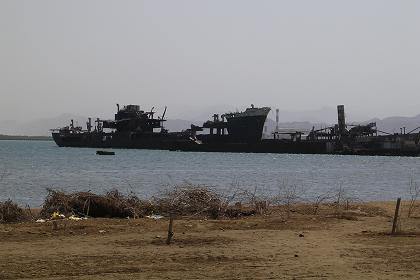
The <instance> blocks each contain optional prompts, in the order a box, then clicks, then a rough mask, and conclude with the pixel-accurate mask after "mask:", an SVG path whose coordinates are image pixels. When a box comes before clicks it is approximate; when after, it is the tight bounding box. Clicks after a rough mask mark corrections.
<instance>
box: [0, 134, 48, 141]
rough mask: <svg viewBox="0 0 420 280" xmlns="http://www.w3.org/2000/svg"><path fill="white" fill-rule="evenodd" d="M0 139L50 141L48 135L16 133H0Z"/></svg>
mask: <svg viewBox="0 0 420 280" xmlns="http://www.w3.org/2000/svg"><path fill="white" fill-rule="evenodd" d="M0 140H41V141H52V140H53V139H52V137H50V136H18V135H2V134H0Z"/></svg>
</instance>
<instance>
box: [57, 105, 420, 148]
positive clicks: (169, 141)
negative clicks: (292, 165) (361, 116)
mask: <svg viewBox="0 0 420 280" xmlns="http://www.w3.org/2000/svg"><path fill="white" fill-rule="evenodd" d="M153 109H154V108H152V109H151V110H150V111H142V110H140V106H138V105H127V106H124V107H123V108H122V109H120V107H119V105H118V104H117V113H116V114H115V118H114V120H101V119H96V121H95V125H94V126H93V125H92V120H91V118H89V120H88V122H87V123H86V129H85V130H84V129H83V128H82V127H75V126H74V122H73V120H72V121H71V123H70V125H69V126H66V127H63V128H60V129H54V130H53V131H52V136H53V139H54V141H55V142H56V143H57V145H58V146H60V147H91V148H137V149H163V150H179V151H197V152H254V153H303V154H348V155H393V156H418V155H420V144H419V140H420V133H414V131H415V130H413V131H410V132H408V133H406V132H405V130H404V131H403V130H401V133H394V134H390V133H385V132H382V131H379V130H378V129H377V128H376V123H370V124H367V125H348V124H346V121H345V113H344V106H343V105H339V106H337V111H338V123H337V124H336V125H334V126H331V127H326V128H323V129H319V130H315V129H314V128H313V129H312V130H311V131H309V132H308V133H305V132H302V131H289V132H281V131H280V130H279V129H278V127H277V128H276V130H275V131H274V133H272V137H271V138H270V139H263V138H262V134H263V133H262V132H263V128H264V123H265V121H266V119H267V115H268V113H269V112H270V108H269V107H261V108H256V107H254V106H253V105H251V107H250V108H247V109H246V110H245V111H243V112H231V113H225V114H222V115H218V114H215V115H213V119H212V120H209V121H207V122H205V123H204V124H203V125H202V126H196V125H193V124H192V125H191V128H189V129H187V130H185V131H181V132H168V130H166V129H165V128H164V122H165V121H166V119H165V114H166V107H165V110H164V112H163V114H162V116H158V117H155V116H154V115H155V112H153ZM277 123H278V116H277ZM416 130H418V129H416ZM378 133H379V135H378Z"/></svg>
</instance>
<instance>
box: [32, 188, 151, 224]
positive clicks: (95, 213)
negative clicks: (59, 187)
mask: <svg viewBox="0 0 420 280" xmlns="http://www.w3.org/2000/svg"><path fill="white" fill-rule="evenodd" d="M54 212H59V213H62V214H63V215H65V216H69V215H77V216H85V217H106V218H126V217H134V218H137V217H143V216H144V215H146V214H151V212H152V210H151V209H150V203H149V202H147V201H143V200H141V199H139V198H138V197H136V196H135V195H133V194H129V195H123V194H122V193H120V192H119V191H118V190H111V191H109V192H107V193H105V194H104V195H98V194H94V193H91V192H76V193H65V192H63V191H56V190H52V189H48V195H47V197H46V199H45V201H44V204H43V206H42V209H41V213H40V214H41V217H49V216H51V215H52V213H54Z"/></svg>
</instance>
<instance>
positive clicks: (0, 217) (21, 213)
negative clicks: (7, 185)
mask: <svg viewBox="0 0 420 280" xmlns="http://www.w3.org/2000/svg"><path fill="white" fill-rule="evenodd" d="M28 219H29V215H28V213H26V211H25V210H23V209H22V208H20V207H19V206H18V205H17V204H16V203H14V202H12V201H11V200H10V199H9V200H7V201H5V202H0V223H17V222H23V221H26V220H28Z"/></svg>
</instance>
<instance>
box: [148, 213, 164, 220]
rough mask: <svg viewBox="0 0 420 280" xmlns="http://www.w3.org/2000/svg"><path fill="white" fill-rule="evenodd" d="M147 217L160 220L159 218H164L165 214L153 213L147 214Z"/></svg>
mask: <svg viewBox="0 0 420 280" xmlns="http://www.w3.org/2000/svg"><path fill="white" fill-rule="evenodd" d="M146 218H149V219H153V220H159V219H162V218H163V216H161V215H155V214H153V215H149V216H146Z"/></svg>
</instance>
